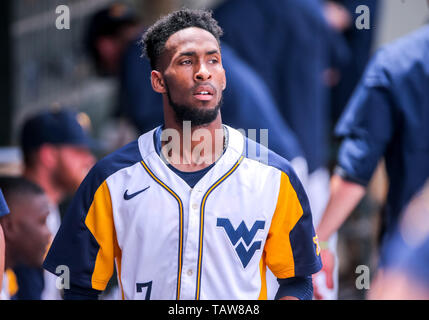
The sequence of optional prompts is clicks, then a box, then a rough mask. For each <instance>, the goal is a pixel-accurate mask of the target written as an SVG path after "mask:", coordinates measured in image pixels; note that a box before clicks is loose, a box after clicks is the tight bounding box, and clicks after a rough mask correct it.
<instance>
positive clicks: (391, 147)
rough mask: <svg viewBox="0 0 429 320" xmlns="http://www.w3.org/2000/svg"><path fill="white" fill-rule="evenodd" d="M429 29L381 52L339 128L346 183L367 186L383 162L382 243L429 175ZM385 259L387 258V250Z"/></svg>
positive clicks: (366, 73)
mask: <svg viewBox="0 0 429 320" xmlns="http://www.w3.org/2000/svg"><path fill="white" fill-rule="evenodd" d="M428 123H429V26H425V27H423V28H421V29H419V30H417V31H415V32H414V33H412V34H411V35H409V36H406V37H404V38H401V39H400V40H398V41H396V42H394V43H392V44H390V45H388V46H386V47H384V48H382V49H381V50H379V51H378V52H377V53H376V55H375V56H374V58H373V59H372V61H371V63H370V64H369V66H368V68H367V70H366V71H365V74H364V76H363V79H362V81H361V82H360V85H359V86H358V88H357V89H356V91H355V93H354V95H353V97H352V98H351V100H350V103H349V104H348V106H347V108H346V110H345V111H344V113H343V115H342V117H341V119H340V121H339V123H338V125H337V128H336V134H337V135H338V136H341V137H344V140H343V142H342V144H341V147H340V150H339V154H338V165H339V170H338V171H337V172H338V173H340V174H341V175H342V176H343V177H344V178H346V179H349V180H352V181H355V182H357V183H360V184H362V185H364V186H366V185H367V184H368V182H369V180H370V179H371V176H372V174H373V172H374V170H375V168H376V166H377V164H378V162H379V160H380V159H381V158H382V157H384V159H385V163H386V170H387V174H388V177H389V192H388V197H387V204H386V211H385V215H384V218H385V221H384V225H385V232H384V239H383V240H384V241H386V240H387V239H388V238H389V237H391V235H392V233H393V232H394V230H395V228H396V226H397V223H398V218H399V216H400V213H401V212H402V210H403V208H404V206H405V205H406V204H407V203H408V202H409V200H410V198H411V196H412V195H413V194H414V193H415V192H417V191H418V190H419V189H420V188H421V187H422V186H423V184H424V182H425V180H426V179H427V177H428V176H429V125H428ZM381 255H382V256H383V248H382V252H381Z"/></svg>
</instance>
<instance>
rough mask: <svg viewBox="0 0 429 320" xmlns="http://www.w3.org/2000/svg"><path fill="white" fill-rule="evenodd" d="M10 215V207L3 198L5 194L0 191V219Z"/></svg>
mask: <svg viewBox="0 0 429 320" xmlns="http://www.w3.org/2000/svg"><path fill="white" fill-rule="evenodd" d="M8 213H9V207H8V206H7V203H6V200H5V199H4V197H3V193H2V192H1V189H0V217H2V216H5V215H7V214H8Z"/></svg>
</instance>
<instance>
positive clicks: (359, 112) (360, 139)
mask: <svg viewBox="0 0 429 320" xmlns="http://www.w3.org/2000/svg"><path fill="white" fill-rule="evenodd" d="M381 57H382V54H378V55H377V56H376V58H374V61H372V63H371V64H370V65H369V67H368V70H367V71H366V73H365V75H364V77H363V79H362V81H361V82H360V84H359V85H358V87H357V89H356V90H355V92H354V93H353V95H352V98H351V99H350V102H349V103H348V105H347V107H346V109H345V111H344V113H343V115H342V117H341V119H340V120H339V122H338V124H337V127H336V135H337V136H339V137H341V138H343V140H342V142H341V145H340V149H339V152H338V158H337V162H338V167H337V169H336V172H337V173H338V174H339V175H341V176H342V177H343V178H344V179H346V180H349V181H353V182H355V183H359V184H361V185H364V186H366V185H367V184H368V182H369V180H370V179H371V176H372V174H373V172H374V170H375V168H376V167H377V164H378V162H379V160H380V158H381V157H382V155H383V154H384V152H385V150H386V148H387V147H388V144H389V141H390V140H391V137H392V136H393V134H394V130H395V128H394V123H395V117H396V116H395V111H394V110H395V108H394V105H393V102H392V98H391V96H390V92H389V90H390V83H389V76H388V75H387V74H385V71H384V69H383V67H382V65H381V63H380V59H381Z"/></svg>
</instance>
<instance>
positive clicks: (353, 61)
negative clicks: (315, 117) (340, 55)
mask: <svg viewBox="0 0 429 320" xmlns="http://www.w3.org/2000/svg"><path fill="white" fill-rule="evenodd" d="M360 5H365V6H367V7H368V10H369V23H370V27H369V29H358V28H357V27H356V25H355V21H356V19H357V18H358V16H359V15H361V14H362V13H361V12H360V11H358V12H356V9H357V8H358V7H359V6H360ZM378 8H379V1H378V0H366V1H364V2H362V1H361V0H327V1H325V3H324V6H323V12H324V16H325V17H326V20H327V21H328V23H329V24H330V25H331V27H332V28H333V30H335V31H336V32H338V33H339V34H341V35H342V39H344V44H345V45H346V46H347V49H348V50H347V54H348V58H347V59H346V60H344V59H340V61H332V65H333V69H332V70H331V71H332V72H333V73H334V74H331V83H330V85H331V93H330V105H331V115H332V116H331V118H332V122H331V124H335V123H336V122H337V121H338V118H339V116H340V115H341V113H342V111H343V110H344V107H345V106H346V105H347V102H348V100H349V98H350V96H351V95H352V93H353V90H354V89H355V87H356V85H357V84H358V82H359V80H360V78H361V77H362V74H363V72H364V70H365V67H366V65H367V63H368V61H369V59H370V56H371V50H372V45H373V41H374V33H375V30H376V26H375V21H376V18H377V15H378Z"/></svg>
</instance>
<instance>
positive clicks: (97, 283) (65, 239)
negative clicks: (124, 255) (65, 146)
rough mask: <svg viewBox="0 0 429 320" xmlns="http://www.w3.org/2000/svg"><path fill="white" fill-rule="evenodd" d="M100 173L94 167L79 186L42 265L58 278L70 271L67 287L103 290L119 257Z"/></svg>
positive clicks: (107, 192) (96, 167) (108, 198)
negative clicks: (116, 258) (117, 256)
mask: <svg viewBox="0 0 429 320" xmlns="http://www.w3.org/2000/svg"><path fill="white" fill-rule="evenodd" d="M101 171H102V170H100V168H99V167H98V166H97V165H96V166H95V167H94V168H93V169H92V170H91V171H90V173H89V174H88V176H87V177H86V178H85V180H84V181H83V183H82V184H81V186H80V187H79V189H78V191H77V192H76V194H75V196H74V198H73V200H72V203H71V205H70V207H69V208H68V211H67V213H66V215H65V216H64V219H63V221H62V224H61V227H60V229H59V231H58V233H57V234H56V236H55V238H54V241H53V243H52V245H51V247H50V250H49V252H48V254H47V257H46V259H45V261H44V265H43V266H44V268H45V269H46V270H48V271H50V272H52V273H54V274H57V275H61V274H62V275H63V276H65V273H64V272H67V271H69V275H70V284H71V285H74V286H78V287H80V288H84V289H95V290H104V289H105V288H106V285H107V283H108V281H109V280H110V278H111V276H112V274H113V270H114V258H115V256H116V255H117V254H118V246H117V241H116V234H115V228H114V222H113V211H112V203H111V198H110V192H109V187H108V185H107V183H106V181H105V180H104V179H103V178H104V176H105V175H103V174H102V172H101ZM58 267H60V268H58ZM64 270H66V271H64Z"/></svg>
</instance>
